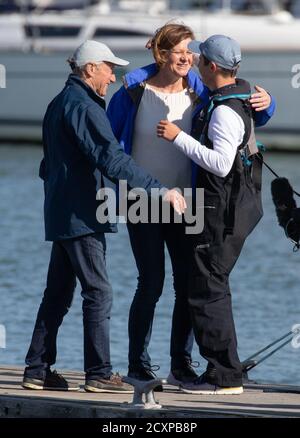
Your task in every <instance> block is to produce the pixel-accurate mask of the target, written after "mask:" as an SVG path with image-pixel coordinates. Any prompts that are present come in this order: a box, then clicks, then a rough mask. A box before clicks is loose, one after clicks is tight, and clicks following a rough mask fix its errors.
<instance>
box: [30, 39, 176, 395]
mask: <svg viewBox="0 0 300 438" xmlns="http://www.w3.org/2000/svg"><path fill="white" fill-rule="evenodd" d="M69 63H70V66H71V68H72V71H73V73H72V74H71V75H70V76H69V78H68V80H67V82H66V85H65V87H64V89H63V90H62V91H61V92H60V93H59V94H58V96H56V97H55V98H54V100H53V101H52V102H51V103H50V105H49V106H48V109H47V112H46V115H45V118H44V123H43V145H44V159H43V160H42V163H41V167H40V176H41V178H42V179H43V180H44V189H45V203H44V215H45V231H46V240H48V241H52V242H53V246H52V253H51V259H50V264H49V271H48V278H47V287H46V290H45V292H44V297H43V300H42V303H41V305H40V308H39V312H38V315H37V320H36V324H35V328H34V332H33V336H32V341H31V345H30V348H29V351H28V353H27V356H26V364H27V367H26V368H25V372H24V379H23V387H25V388H30V389H57V390H77V389H79V388H78V385H71V384H70V383H68V382H67V381H66V380H65V379H64V377H63V376H61V375H59V374H58V373H56V371H52V370H51V369H50V367H51V365H53V364H54V363H55V361H56V338H57V332H58V329H59V327H60V325H61V323H62V320H63V317H64V315H65V314H66V313H67V312H68V309H69V307H70V306H71V303H72V298H73V294H74V290H75V285H76V277H77V278H78V279H79V281H80V284H81V287H82V293H81V294H82V297H83V325H84V369H85V373H86V384H85V390H86V391H93V392H122V393H123V392H131V390H132V388H131V386H129V385H127V384H125V383H123V382H122V379H121V377H120V376H119V375H118V374H113V373H112V366H111V362H110V349H109V319H110V310H111V304H112V289H111V286H110V283H109V280H108V277H107V272H106V266H105V250H106V243H105V233H106V232H115V231H116V226H115V224H111V223H109V222H107V223H104V224H103V223H99V222H98V221H97V219H96V210H97V207H98V203H97V200H96V193H97V190H98V189H99V188H100V187H105V186H106V185H107V184H108V183H109V181H108V180H106V178H105V177H108V178H109V180H112V181H117V180H120V179H122V180H127V183H128V185H129V186H130V187H140V188H144V189H145V190H147V191H148V192H150V190H151V188H162V186H161V184H160V183H159V182H158V181H156V180H154V179H153V178H152V177H151V176H150V175H148V174H147V173H146V172H144V171H143V170H142V169H141V168H139V167H138V166H137V165H136V164H135V163H134V161H133V160H132V159H131V158H130V157H129V156H128V155H127V154H125V153H124V152H123V149H122V148H121V146H120V145H119V144H118V143H117V141H116V139H115V137H114V136H113V134H112V131H111V128H110V124H109V121H108V119H107V117H106V113H105V102H104V99H103V97H104V96H105V95H106V92H107V88H108V86H109V85H110V84H111V83H113V82H115V80H116V78H115V75H114V67H115V66H116V65H119V66H122V65H123V66H125V65H127V64H128V62H127V61H125V60H123V59H120V58H117V57H116V56H115V55H114V54H113V53H112V52H111V50H110V49H109V48H108V47H107V46H106V45H104V44H101V43H99V42H96V41H86V42H85V43H83V44H82V45H81V46H80V47H79V48H78V49H77V50H76V51H75V53H74V55H73V57H72V58H71V59H70V60H69ZM165 199H166V200H168V201H169V202H171V204H173V205H175V206H176V205H177V209H178V210H183V208H184V200H183V198H182V197H181V196H180V195H179V194H178V193H177V192H176V191H174V190H171V191H168V192H167V193H166V194H165ZM71 361H72V358H70V363H71Z"/></svg>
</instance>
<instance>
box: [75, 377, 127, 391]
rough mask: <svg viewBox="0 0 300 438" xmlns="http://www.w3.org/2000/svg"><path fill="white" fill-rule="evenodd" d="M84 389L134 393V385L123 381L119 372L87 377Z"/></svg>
mask: <svg viewBox="0 0 300 438" xmlns="http://www.w3.org/2000/svg"><path fill="white" fill-rule="evenodd" d="M84 389H85V391H87V392H115V393H117V394H118V393H119V394H132V393H133V392H134V390H133V387H132V386H131V385H129V384H128V383H125V382H123V381H122V376H120V375H119V374H118V373H116V374H112V375H111V376H110V377H106V378H105V377H97V378H91V379H86V381H85V385H84Z"/></svg>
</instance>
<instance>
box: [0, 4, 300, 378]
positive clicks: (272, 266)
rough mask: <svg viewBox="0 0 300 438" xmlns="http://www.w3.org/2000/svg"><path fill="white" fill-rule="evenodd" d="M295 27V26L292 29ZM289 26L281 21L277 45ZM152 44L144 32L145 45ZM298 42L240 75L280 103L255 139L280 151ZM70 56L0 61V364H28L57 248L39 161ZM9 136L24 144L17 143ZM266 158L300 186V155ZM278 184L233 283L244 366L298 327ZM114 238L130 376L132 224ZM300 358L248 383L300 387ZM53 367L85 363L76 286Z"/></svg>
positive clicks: (296, 145)
mask: <svg viewBox="0 0 300 438" xmlns="http://www.w3.org/2000/svg"><path fill="white" fill-rule="evenodd" d="M2 3H4V2H2ZM104 3H105V2H104ZM224 3H228V2H224ZM250 3H251V2H250ZM267 3H268V2H267ZM269 3H272V2H269ZM295 4H296V2H295ZM0 5H1V2H0ZM0 19H1V15H0ZM295 20H298V19H297V18H296V19H295ZM257 23H259V21H257ZM296 23H297V22H296ZM294 24H295V23H294V22H293V24H292V23H291V26H292V25H294ZM228 26H229V25H228ZM282 29H283V27H282V23H281V24H280V23H279V24H278V33H279V38H278V41H280V32H281V31H282ZM244 31H245V35H246V37H247V35H248V37H247V38H248V41H249V42H251V41H252V42H253V41H254V40H255V38H256V40H257V39H259V36H258V35H259V24H257V27H256V28H245V29H244ZM299 32H300V27H299ZM0 34H1V26H0ZM146 40H147V38H146V37H145V36H144V37H143V41H144V43H145V42H146ZM299 41H300V37H299V38H298V39H297V36H296V35H295V41H294V40H291V44H293V48H292V49H291V48H290V49H289V48H281V49H280V50H279V51H278V50H277V49H278V47H277V46H276V44H277V43H274V44H275V45H274V47H275V46H276V47H277V49H276V50H277V51H275V52H276V57H274V56H273V55H274V53H275V52H274V51H272V50H270V48H269V49H268V52H266V51H263V52H260V53H258V52H257V51H253V49H252V50H249V51H248V52H247V54H246V56H245V60H244V62H243V66H242V69H241V76H244V77H245V78H246V79H249V80H250V82H251V83H252V85H254V84H256V83H258V84H259V85H261V86H264V87H265V88H266V89H268V90H269V91H270V92H271V93H272V94H273V95H274V96H275V98H276V100H277V103H278V108H277V112H276V115H275V116H274V119H273V120H272V122H271V123H270V124H269V125H268V127H267V129H266V130H265V131H263V130H262V131H261V130H259V131H258V139H259V140H262V141H263V142H264V143H265V144H266V146H273V147H274V146H275V147H276V148H280V149H282V150H283V151H287V150H295V149H296V150H300V128H299V109H298V105H299V96H300V88H297V87H293V86H292V85H293V77H294V79H295V75H296V74H297V71H294V72H293V71H292V69H293V66H295V65H300V43H299ZM264 43H266V41H263V39H262V41H261V44H262V45H263V44H264ZM1 44H3V39H1V43H0V45H1ZM297 44H299V47H298V46H297ZM297 47H298V48H297ZM274 50H275V49H274ZM114 51H115V52H116V53H118V48H117V47H114ZM71 52H72V51H71V49H70V48H69V49H68V50H67V49H64V50H60V51H53V50H52V51H51V50H49V51H47V50H46V51H44V52H43V51H39V50H33V48H32V47H31V48H30V47H29V48H28V49H27V50H25V51H23V50H19V49H18V50H17V49H16V48H15V49H13V50H12V49H9V48H8V47H0V64H3V65H5V66H6V73H7V81H6V85H7V87H6V88H5V89H4V88H2V89H0V140H1V141H2V143H1V145H0V233H1V240H0V324H2V325H4V326H5V328H6V336H7V338H6V348H0V363H1V364H14V365H21V366H22V365H23V364H24V357H25V354H26V351H27V348H28V345H29V342H30V336H31V334H32V329H33V324H34V320H35V317H36V312H37V310H38V305H39V303H40V300H41V297H42V293H43V290H44V287H45V281H46V274H47V266H48V260H49V254H50V249H51V244H49V243H45V242H44V230H43V187H42V182H41V180H39V178H38V168H39V162H40V159H41V157H42V149H41V147H40V144H39V142H40V134H41V119H42V116H43V113H44V110H45V108H46V105H47V104H48V102H49V100H50V99H51V98H52V97H53V96H54V95H55V94H56V93H57V92H58V91H59V90H60V89H61V88H62V86H63V84H64V82H65V79H66V77H67V74H68V67H67V65H66V62H65V60H66V58H67V57H68V56H69V55H70V53H71ZM120 56H122V57H124V58H125V59H126V58H128V59H129V60H130V61H131V64H130V66H129V68H130V69H132V68H134V67H137V66H141V65H143V64H145V63H148V62H151V56H150V53H149V52H148V51H147V50H145V49H141V50H139V51H136V50H125V49H123V50H122V54H121V55H120ZM299 70H300V68H299ZM125 72H126V71H125V70H118V82H117V84H115V86H114V87H112V88H111V90H110V94H109V96H108V99H109V97H110V96H111V94H112V92H113V91H114V90H116V88H117V87H118V86H120V83H121V82H120V81H121V76H122V75H123V74H124V73H125ZM296 82H297V81H296ZM296 82H295V83H296ZM299 82H300V81H299ZM296 85H297V83H296ZM42 91H43V93H42ZM283 122H284V123H283ZM22 123H23V124H22ZM279 128H280V129H279ZM20 129H21V131H20ZM268 130H269V131H268ZM271 131H272V132H271ZM11 140H18V143H17V144H15V143H12V142H11ZM33 142H34V143H35V144H34V145H33ZM265 158H266V160H267V162H268V163H269V164H270V165H272V166H273V167H274V169H275V170H276V171H277V172H278V173H279V174H280V175H281V176H287V177H288V178H289V179H290V181H291V183H292V184H293V186H294V188H295V190H297V191H299V190H300V172H299V155H297V154H296V153H286V152H284V153H273V152H267V153H266V155H265ZM272 178H273V176H272V175H270V173H269V172H268V171H267V170H265V171H264V185H263V197H264V209H265V216H264V218H263V219H262V221H261V222H260V224H259V225H258V227H257V229H256V230H255V232H254V233H253V234H252V235H251V237H250V238H249V240H248V241H247V242H246V245H245V248H244V251H243V253H242V256H241V258H240V260H239V262H238V264H237V266H236V268H235V271H234V273H233V276H232V282H231V285H232V294H233V303H234V315H235V319H236V325H237V334H238V340H239V352H240V357H241V359H242V360H244V359H246V357H248V356H249V355H250V354H252V353H254V352H255V351H257V350H259V349H260V348H262V347H263V346H265V345H266V344H268V343H269V342H271V341H272V340H275V339H276V338H278V337H280V336H281V335H283V334H285V333H287V332H288V331H290V329H291V328H292V326H293V325H294V324H300V312H299V310H300V296H299V292H300V287H299V279H300V274H299V268H300V252H298V253H293V252H292V246H293V245H292V243H291V242H289V241H288V240H287V239H286V238H285V236H284V233H283V230H282V229H280V228H279V227H278V225H277V220H276V217H275V211H274V206H273V204H272V200H271V194H270V182H271V180H272ZM107 241H108V257H107V260H108V270H109V275H110V280H111V283H112V286H113V289H114V305H113V313H112V319H111V353H112V361H113V365H114V369H115V370H119V371H121V372H123V373H124V372H126V370H127V347H128V345H127V344H128V337H127V319H128V311H129V306H130V303H131V300H132V297H133V294H134V291H135V287H136V275H137V272H136V268H135V263H134V259H133V256H132V253H131V249H130V245H129V240H128V236H127V230H126V226H124V225H119V233H118V234H116V235H109V236H107ZM166 259H167V270H166V281H165V288H164V293H163V296H162V298H161V300H160V301H159V303H158V306H157V311H156V317H155V321H154V329H153V337H152V342H151V346H150V352H151V355H152V362H153V364H158V365H160V367H161V369H160V370H159V372H158V374H159V376H162V377H165V376H167V374H168V371H169V336H170V324H171V311H172V306H173V302H174V293H173V288H172V276H171V269H170V263H169V259H168V256H167V253H166ZM299 355H300V348H299V349H296V348H293V347H292V346H291V344H289V345H287V346H286V347H285V348H283V349H282V350H281V351H280V352H278V353H277V354H276V355H274V356H273V357H272V358H270V359H268V360H267V361H266V362H265V363H263V364H261V365H259V366H258V367H257V368H256V369H255V370H253V372H251V374H250V377H251V378H255V379H258V380H260V381H264V382H270V381H272V382H277V383H279V382H281V383H289V384H295V385H300V377H299V376H300V360H299V358H300V356H299ZM194 359H195V360H196V361H197V360H199V361H200V363H201V369H199V372H200V371H201V370H203V369H204V368H205V363H204V361H202V360H201V359H200V357H199V354H198V351H197V348H196V346H195V348H194ZM56 365H57V368H66V369H76V370H81V369H82V367H83V348H82V317H81V297H80V288H79V287H77V290H76V294H75V298H74V303H73V306H72V308H71V310H70V312H69V314H68V315H67V316H66V318H65V321H64V323H63V326H62V328H61V331H60V334H59V339H58V361H57V364H56Z"/></svg>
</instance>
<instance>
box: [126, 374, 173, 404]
mask: <svg viewBox="0 0 300 438" xmlns="http://www.w3.org/2000/svg"><path fill="white" fill-rule="evenodd" d="M122 380H123V382H125V383H128V384H129V385H132V386H133V387H134V394H133V400H132V402H131V403H128V406H129V407H130V408H134V409H161V408H162V405H160V404H159V403H158V402H157V401H156V400H155V397H154V393H153V390H154V388H155V387H156V386H158V385H162V384H163V383H166V382H165V381H164V380H161V379H152V380H147V381H145V380H138V379H134V378H132V377H127V376H124V377H122Z"/></svg>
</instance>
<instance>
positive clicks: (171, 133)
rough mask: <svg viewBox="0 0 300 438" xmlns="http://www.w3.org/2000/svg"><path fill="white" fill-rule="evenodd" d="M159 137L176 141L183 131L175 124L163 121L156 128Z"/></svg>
mask: <svg viewBox="0 0 300 438" xmlns="http://www.w3.org/2000/svg"><path fill="white" fill-rule="evenodd" d="M156 132H157V136H158V137H162V138H164V139H165V140H169V141H174V140H175V138H176V137H177V135H178V134H179V132H181V129H180V128H178V126H177V125H175V124H174V123H171V122H169V121H168V120H161V121H160V122H159V123H158V125H157V128H156Z"/></svg>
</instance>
